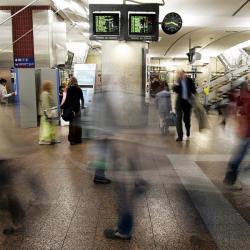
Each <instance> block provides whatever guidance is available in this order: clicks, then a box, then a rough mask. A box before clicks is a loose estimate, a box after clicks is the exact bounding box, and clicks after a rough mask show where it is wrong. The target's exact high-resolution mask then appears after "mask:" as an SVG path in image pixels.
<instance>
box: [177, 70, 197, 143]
mask: <svg viewBox="0 0 250 250" xmlns="http://www.w3.org/2000/svg"><path fill="white" fill-rule="evenodd" d="M177 74H178V82H177V84H176V85H175V86H174V87H173V91H174V92H176V93H177V99H176V116H177V117H176V118H177V124H176V129H177V134H178V137H177V139H176V141H182V140H183V129H182V120H183V121H184V123H185V127H186V134H187V137H189V136H190V128H191V111H192V106H191V98H192V96H193V95H195V94H196V87H195V83H194V82H193V80H192V79H191V78H189V77H187V75H186V73H185V71H183V70H182V71H179V72H178V73H177Z"/></svg>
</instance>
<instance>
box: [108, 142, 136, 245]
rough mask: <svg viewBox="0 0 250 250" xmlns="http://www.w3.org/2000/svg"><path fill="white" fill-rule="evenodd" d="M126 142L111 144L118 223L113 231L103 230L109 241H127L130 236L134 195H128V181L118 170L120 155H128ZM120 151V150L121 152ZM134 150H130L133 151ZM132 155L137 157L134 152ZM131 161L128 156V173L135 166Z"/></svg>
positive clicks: (120, 170)
mask: <svg viewBox="0 0 250 250" xmlns="http://www.w3.org/2000/svg"><path fill="white" fill-rule="evenodd" d="M124 143H125V144H126V142H119V143H117V144H116V143H112V145H111V151H112V161H113V164H114V167H115V169H114V170H115V171H117V175H118V178H117V180H116V182H115V191H116V195H117V203H118V215H119V219H118V223H117V227H116V228H115V229H106V230H104V236H105V237H106V238H109V239H124V240H129V239H130V238H131V234H132V228H133V206H134V195H129V191H128V186H127V185H128V184H129V183H128V180H127V179H126V178H125V175H126V174H125V173H124V172H123V171H125V170H124V169H120V167H121V166H122V164H123V163H122V162H121V161H120V156H121V154H122V155H124V154H126V156H128V155H130V153H129V152H128V151H127V148H126V145H124ZM121 149H122V150H121ZM133 149H134V148H130V150H133ZM134 154H135V155H136V156H137V154H136V152H135V151H134ZM132 161H133V160H132V159H131V158H130V156H128V163H127V164H128V165H129V166H128V168H129V169H127V171H130V170H131V169H133V168H134V167H135V166H133V165H131V163H132Z"/></svg>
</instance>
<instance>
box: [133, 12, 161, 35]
mask: <svg viewBox="0 0 250 250" xmlns="http://www.w3.org/2000/svg"><path fill="white" fill-rule="evenodd" d="M156 27H157V16H156V13H129V35H130V36H131V35H135V36H155V34H156Z"/></svg>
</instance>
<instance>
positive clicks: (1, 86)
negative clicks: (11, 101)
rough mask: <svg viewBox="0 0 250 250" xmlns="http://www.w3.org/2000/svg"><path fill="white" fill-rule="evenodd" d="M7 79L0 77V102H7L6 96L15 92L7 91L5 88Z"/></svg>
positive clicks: (8, 96)
mask: <svg viewBox="0 0 250 250" xmlns="http://www.w3.org/2000/svg"><path fill="white" fill-rule="evenodd" d="M6 84H7V80H6V79H3V78H1V79H0V104H7V103H8V98H10V97H11V96H14V95H15V92H12V93H8V92H7V89H6Z"/></svg>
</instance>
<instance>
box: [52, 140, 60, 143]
mask: <svg viewBox="0 0 250 250" xmlns="http://www.w3.org/2000/svg"><path fill="white" fill-rule="evenodd" d="M52 143H61V141H60V140H58V139H55V140H52Z"/></svg>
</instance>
